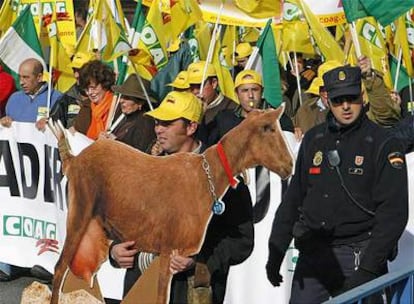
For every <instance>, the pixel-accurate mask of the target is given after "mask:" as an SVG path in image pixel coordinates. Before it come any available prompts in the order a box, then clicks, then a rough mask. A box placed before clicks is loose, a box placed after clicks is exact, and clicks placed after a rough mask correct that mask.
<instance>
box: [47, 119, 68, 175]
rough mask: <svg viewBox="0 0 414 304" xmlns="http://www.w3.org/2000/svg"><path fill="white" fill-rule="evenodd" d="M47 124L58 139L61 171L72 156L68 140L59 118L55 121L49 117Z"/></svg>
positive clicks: (64, 169)
mask: <svg viewBox="0 0 414 304" xmlns="http://www.w3.org/2000/svg"><path fill="white" fill-rule="evenodd" d="M48 126H49V128H50V130H51V131H52V133H53V134H54V135H55V136H56V138H57V140H58V148H59V154H60V159H61V161H62V163H63V172H65V171H66V168H67V167H68V165H69V163H70V160H71V159H73V158H74V155H73V153H72V150H71V148H70V144H69V141H68V139H67V137H66V130H65V127H64V126H63V125H62V123H61V122H60V120H58V121H56V122H55V121H53V120H52V119H49V121H48Z"/></svg>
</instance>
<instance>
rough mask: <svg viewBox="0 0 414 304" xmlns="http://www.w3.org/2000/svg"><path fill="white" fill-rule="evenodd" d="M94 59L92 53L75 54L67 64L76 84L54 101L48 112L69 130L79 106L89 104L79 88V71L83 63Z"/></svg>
mask: <svg viewBox="0 0 414 304" xmlns="http://www.w3.org/2000/svg"><path fill="white" fill-rule="evenodd" d="M94 58H95V56H94V54H93V53H83V52H77V53H76V54H75V55H74V56H73V57H72V62H71V63H70V64H69V67H71V68H72V70H73V76H74V77H75V80H76V82H75V84H74V85H73V86H72V87H71V88H70V89H69V90H68V91H66V92H65V93H64V94H63V96H62V97H61V98H60V99H59V100H57V101H56V103H55V105H54V106H53V107H52V110H51V111H50V117H52V118H53V120H55V121H56V120H60V121H61V122H62V124H63V126H64V127H65V128H70V127H71V126H72V125H73V121H74V119H75V117H76V116H77V115H78V113H79V111H80V108H81V104H82V103H88V102H89V101H88V97H87V96H86V94H85V92H84V91H82V90H81V89H80V88H79V71H80V69H81V68H82V66H83V65H84V64H85V63H87V62H89V61H92V60H93V59H94Z"/></svg>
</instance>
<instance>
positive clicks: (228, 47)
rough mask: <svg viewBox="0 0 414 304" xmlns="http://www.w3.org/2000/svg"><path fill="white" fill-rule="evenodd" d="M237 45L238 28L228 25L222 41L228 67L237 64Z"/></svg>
mask: <svg viewBox="0 0 414 304" xmlns="http://www.w3.org/2000/svg"><path fill="white" fill-rule="evenodd" d="M236 44H237V36H236V26H234V25H227V26H226V28H225V30H224V34H223V39H222V40H221V45H222V49H221V51H222V53H223V55H224V59H225V61H226V65H227V66H229V67H230V66H234V65H235V64H236V62H235V58H234V53H235V52H236Z"/></svg>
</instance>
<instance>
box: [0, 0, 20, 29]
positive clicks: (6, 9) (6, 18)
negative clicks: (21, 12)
mask: <svg viewBox="0 0 414 304" xmlns="http://www.w3.org/2000/svg"><path fill="white" fill-rule="evenodd" d="M15 19H16V12H14V11H13V9H12V2H11V1H3V5H2V7H1V9H0V37H1V36H3V34H4V33H5V32H6V31H7V30H8V29H9V28H10V26H11V25H12V23H13V21H14V20H15Z"/></svg>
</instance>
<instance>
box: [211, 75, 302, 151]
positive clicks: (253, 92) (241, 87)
mask: <svg viewBox="0 0 414 304" xmlns="http://www.w3.org/2000/svg"><path fill="white" fill-rule="evenodd" d="M234 86H235V91H236V95H237V97H238V99H239V102H240V105H239V106H237V108H236V109H234V110H223V111H221V112H219V113H218V114H217V116H216V118H215V121H214V128H211V129H210V133H209V135H208V138H209V145H212V144H215V143H217V142H218V141H219V140H220V138H221V137H223V135H224V134H226V133H227V132H228V131H230V130H231V129H232V128H234V127H235V126H237V125H238V124H239V123H241V122H242V121H243V119H244V118H245V117H246V116H247V114H248V113H249V112H251V111H254V110H257V109H264V108H268V107H270V105H269V104H268V103H267V102H266V100H264V99H263V97H262V95H263V83H262V77H261V76H260V74H259V73H257V72H255V71H253V70H244V71H241V72H240V73H239V74H237V76H236V81H235V84H234ZM280 124H281V127H282V130H284V131H289V132H292V133H293V132H294V128H293V123H292V121H291V120H290V118H289V117H288V116H286V115H285V114H284V115H282V117H281V118H280Z"/></svg>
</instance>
